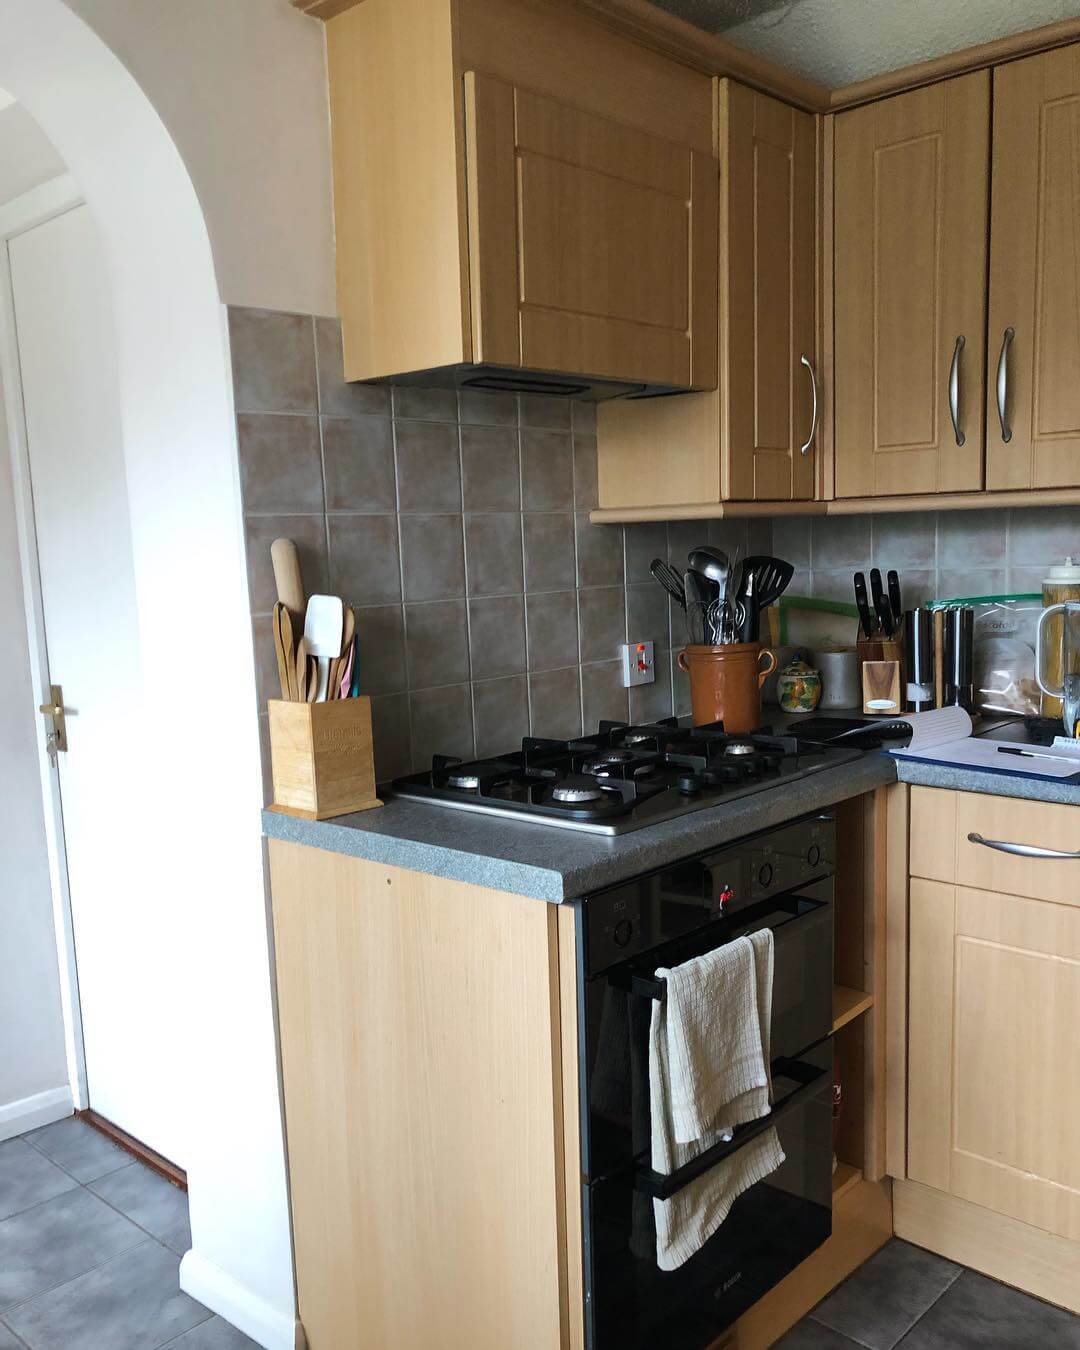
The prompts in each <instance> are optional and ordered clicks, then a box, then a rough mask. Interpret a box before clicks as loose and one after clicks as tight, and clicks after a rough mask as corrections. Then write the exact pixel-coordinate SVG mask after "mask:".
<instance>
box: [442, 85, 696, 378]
mask: <svg viewBox="0 0 1080 1350" xmlns="http://www.w3.org/2000/svg"><path fill="white" fill-rule="evenodd" d="M465 125H466V166H467V174H468V218H469V264H470V275H471V289H472V322H473V359H474V360H475V361H482V362H493V363H495V364H499V365H507V366H523V367H526V368H528V369H533V370H552V371H563V372H567V373H570V374H574V373H583V374H589V375H597V376H605V377H611V378H615V379H621V380H629V381H633V380H639V381H643V382H645V381H648V382H652V383H659V384H670V385H674V386H676V387H690V386H695V387H698V388H708V387H709V385H710V384H715V383H716V249H715V239H716V212H717V192H718V182H717V169H716V160H715V159H714V158H713V157H712V155H709V154H703V153H700V152H698V151H695V150H693V149H691V148H690V147H689V146H686V145H679V144H676V143H673V142H671V141H667V140H664V139H662V138H661V137H659V136H654V135H651V134H649V133H648V132H646V131H642V130H640V129H639V128H637V127H633V126H629V125H627V124H625V123H621V122H616V121H613V120H610V119H608V118H604V117H598V116H596V115H595V114H592V113H587V112H583V111H582V110H581V109H579V108H576V107H573V106H571V105H570V104H568V103H563V102H561V101H559V100H556V99H553V98H545V97H543V96H541V95H539V94H535V93H532V92H530V91H528V90H525V89H520V88H515V87H514V86H512V85H510V84H507V83H505V82H504V81H502V80H498V79H494V78H492V77H490V76H487V75H482V74H477V73H476V72H473V71H470V72H467V73H466V75H465Z"/></svg>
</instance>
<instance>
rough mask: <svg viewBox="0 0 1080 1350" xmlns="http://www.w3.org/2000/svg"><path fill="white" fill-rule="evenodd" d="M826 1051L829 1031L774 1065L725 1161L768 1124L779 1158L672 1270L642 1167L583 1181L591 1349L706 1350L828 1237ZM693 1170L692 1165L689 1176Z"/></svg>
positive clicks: (652, 1185) (650, 1182) (652, 1186)
mask: <svg viewBox="0 0 1080 1350" xmlns="http://www.w3.org/2000/svg"><path fill="white" fill-rule="evenodd" d="M832 1057H833V1051H832V1037H831V1036H830V1037H828V1038H826V1040H824V1041H822V1042H821V1043H819V1044H818V1045H816V1046H813V1047H811V1048H810V1049H808V1050H805V1051H804V1052H803V1053H802V1054H801V1055H800V1056H799V1057H798V1060H797V1061H791V1060H787V1061H784V1060H782V1059H781V1060H776V1061H774V1066H773V1075H774V1080H773V1089H774V1107H773V1112H772V1114H771V1115H770V1116H769V1117H766V1119H765V1121H764V1122H762V1121H754V1122H752V1124H751V1125H748V1126H742V1127H740V1129H739V1130H737V1131H736V1133H735V1138H734V1139H733V1140H732V1142H731V1144H730V1145H728V1146H727V1148H726V1151H725V1152H724V1157H725V1158H726V1157H728V1156H730V1154H731V1153H733V1152H735V1151H736V1150H737V1149H738V1148H740V1147H745V1146H746V1145H747V1144H748V1143H749V1140H750V1138H752V1137H756V1136H757V1134H758V1133H760V1129H761V1127H762V1126H764V1127H766V1128H775V1129H776V1131H777V1134H778V1135H779V1138H780V1144H781V1147H782V1148H783V1151H784V1154H785V1159H786V1160H785V1162H784V1163H783V1164H782V1166H781V1167H780V1168H778V1170H777V1171H775V1172H773V1173H772V1174H771V1175H770V1176H768V1177H766V1178H765V1179H764V1180H763V1181H759V1182H758V1183H757V1184H756V1185H754V1186H751V1187H750V1189H749V1190H747V1191H745V1192H744V1193H743V1194H742V1195H741V1196H739V1198H738V1199H737V1200H736V1201H735V1202H734V1204H733V1205H732V1207H731V1211H730V1213H729V1214H728V1217H727V1218H726V1219H725V1220H724V1222H723V1223H722V1224H721V1225H720V1227H719V1229H718V1230H717V1231H716V1233H714V1234H713V1236H712V1237H711V1238H710V1239H709V1241H708V1242H707V1243H706V1244H705V1245H704V1247H702V1248H701V1250H700V1251H698V1252H696V1253H695V1254H694V1256H692V1257H691V1258H690V1259H689V1260H688V1261H687V1262H686V1263H685V1264H684V1265H682V1266H680V1267H679V1269H678V1270H674V1271H663V1270H661V1269H660V1268H659V1267H658V1266H657V1264H656V1229H655V1222H654V1217H653V1214H654V1211H653V1204H654V1194H655V1193H656V1191H657V1189H658V1187H657V1185H656V1180H657V1179H656V1178H655V1175H654V1174H652V1173H651V1172H649V1171H648V1170H647V1166H646V1164H645V1163H644V1162H641V1161H639V1162H637V1163H631V1164H629V1165H628V1166H625V1167H622V1168H619V1169H617V1170H616V1171H614V1172H612V1173H610V1174H608V1175H606V1176H604V1177H603V1178H601V1179H597V1180H594V1181H592V1182H591V1183H588V1184H586V1185H585V1186H584V1188H583V1196H584V1199H583V1203H584V1220H585V1234H586V1250H585V1268H586V1326H587V1336H588V1345H589V1347H590V1348H591V1350H656V1347H657V1346H663V1347H664V1348H665V1350H704V1347H706V1346H708V1345H709V1344H711V1342H712V1341H713V1340H714V1339H715V1338H716V1337H717V1336H718V1335H719V1334H720V1333H721V1332H722V1331H723V1330H724V1328H725V1327H728V1326H730V1325H731V1323H732V1322H734V1321H735V1320H736V1318H738V1317H739V1316H740V1315H741V1314H742V1313H743V1312H745V1311H746V1309H747V1308H749V1307H750V1306H751V1304H753V1303H755V1302H756V1301H757V1300H758V1299H759V1298H761V1296H762V1295H763V1294H765V1293H767V1292H768V1291H769V1290H770V1289H771V1288H772V1287H773V1286H774V1285H775V1284H777V1283H778V1282H779V1281H780V1280H782V1279H783V1278H784V1276H785V1275H787V1274H788V1272H789V1271H791V1270H793V1269H794V1268H795V1266H797V1265H798V1264H799V1262H800V1261H802V1260H804V1259H805V1258H806V1257H807V1256H809V1255H810V1253H811V1252H812V1251H813V1250H814V1249H815V1248H816V1247H818V1246H820V1245H821V1243H823V1242H824V1241H825V1240H826V1238H827V1237H828V1236H829V1234H830V1232H831V1230H832ZM789 1074H791V1075H793V1076H789ZM696 1161H697V1160H695V1162H696ZM717 1161H719V1159H718V1160H717ZM713 1165H714V1166H715V1165H716V1163H715V1162H714V1163H713ZM691 1167H693V1165H692V1164H691ZM699 1174H700V1173H699V1170H698V1169H695V1170H694V1175H693V1177H692V1178H690V1179H691V1180H692V1179H694V1178H696V1176H697V1175H699ZM679 1180H680V1178H679V1174H675V1176H673V1177H672V1178H671V1179H670V1181H671V1183H672V1184H673V1185H676V1186H677V1184H678V1182H679ZM687 1184H688V1183H687ZM669 1193H670V1192H669Z"/></svg>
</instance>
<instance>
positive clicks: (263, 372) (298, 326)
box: [229, 308, 318, 413]
mask: <svg viewBox="0 0 1080 1350" xmlns="http://www.w3.org/2000/svg"><path fill="white" fill-rule="evenodd" d="M229 346H230V348H231V350H232V368H233V400H234V402H235V404H236V410H237V412H283V413H313V412H315V411H316V410H317V408H318V398H317V395H316V388H315V325H314V321H313V320H312V319H311V318H310V317H309V316H307V315H304V314H277V313H274V312H272V311H271V310H265V309H239V308H233V309H230V310H229Z"/></svg>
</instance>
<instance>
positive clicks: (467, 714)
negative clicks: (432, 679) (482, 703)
mask: <svg viewBox="0 0 1080 1350" xmlns="http://www.w3.org/2000/svg"><path fill="white" fill-rule="evenodd" d="M470 690H471V686H470V685H467V684H455V685H450V686H448V687H446V688H443V689H421V690H419V691H414V692H413V693H411V694H410V695H409V717H410V721H411V724H412V762H413V769H414V770H415V771H416V772H419V771H420V770H421V769H427V768H430V767H431V757H432V755H460V756H461V758H463V759H468V758H471V756H472V754H473V720H472V696H471V692H470Z"/></svg>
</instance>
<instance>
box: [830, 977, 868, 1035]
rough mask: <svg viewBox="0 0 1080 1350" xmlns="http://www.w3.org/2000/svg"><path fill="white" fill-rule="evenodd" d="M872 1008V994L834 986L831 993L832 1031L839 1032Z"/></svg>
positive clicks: (838, 985)
mask: <svg viewBox="0 0 1080 1350" xmlns="http://www.w3.org/2000/svg"><path fill="white" fill-rule="evenodd" d="M873 1006H874V996H873V994H865V993H863V991H862V990H861V989H849V988H848V987H847V985H845V984H834V985H833V991H832V1017H833V1022H832V1029H833V1031H839V1030H840V1028H841V1027H846V1026H847V1024H848V1023H849V1022H853V1021H854V1020H855V1018H856V1017H861V1016H862V1015H863V1013H864V1012H866V1011H868V1010H869V1009H870V1008H872V1007H873Z"/></svg>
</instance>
